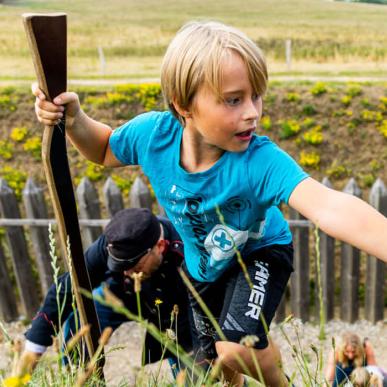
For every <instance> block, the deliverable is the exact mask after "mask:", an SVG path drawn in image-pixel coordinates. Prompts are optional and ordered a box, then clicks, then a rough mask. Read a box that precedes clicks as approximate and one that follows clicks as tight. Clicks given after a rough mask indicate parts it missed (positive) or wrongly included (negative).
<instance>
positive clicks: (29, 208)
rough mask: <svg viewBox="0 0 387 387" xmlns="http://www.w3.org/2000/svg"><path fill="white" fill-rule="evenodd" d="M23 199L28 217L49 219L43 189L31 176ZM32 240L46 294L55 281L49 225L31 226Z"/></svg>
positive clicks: (43, 290)
mask: <svg viewBox="0 0 387 387" xmlns="http://www.w3.org/2000/svg"><path fill="white" fill-rule="evenodd" d="M23 201H24V206H25V209H26V214H27V217H28V218H31V219H47V218H48V215H47V206H46V202H45V200H44V195H43V189H42V188H41V187H38V186H37V185H36V184H35V183H34V181H33V180H32V179H31V178H29V179H28V180H27V183H26V186H25V187H24V190H23ZM30 232H31V241H32V245H33V247H34V250H35V254H36V264H37V268H38V272H39V277H40V284H41V287H42V292H43V294H46V293H47V291H48V289H49V288H50V286H51V284H52V281H53V277H52V276H53V270H52V267H51V257H50V242H49V235H48V228H47V227H39V226H31V227H30Z"/></svg>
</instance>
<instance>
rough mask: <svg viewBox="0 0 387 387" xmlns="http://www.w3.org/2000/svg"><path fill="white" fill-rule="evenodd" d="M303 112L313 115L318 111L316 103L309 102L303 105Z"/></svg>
mask: <svg viewBox="0 0 387 387" xmlns="http://www.w3.org/2000/svg"><path fill="white" fill-rule="evenodd" d="M302 113H303V114H305V115H306V116H313V115H314V114H316V113H317V109H316V107H315V106H314V105H311V104H307V105H304V106H303V107H302Z"/></svg>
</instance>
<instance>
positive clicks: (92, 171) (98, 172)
mask: <svg viewBox="0 0 387 387" xmlns="http://www.w3.org/2000/svg"><path fill="white" fill-rule="evenodd" d="M104 169H105V168H104V166H103V165H98V164H94V163H92V162H91V161H88V160H86V170H85V172H84V175H85V176H86V177H88V178H89V179H90V180H91V181H99V180H101V179H102V178H103V177H104V173H103V172H104Z"/></svg>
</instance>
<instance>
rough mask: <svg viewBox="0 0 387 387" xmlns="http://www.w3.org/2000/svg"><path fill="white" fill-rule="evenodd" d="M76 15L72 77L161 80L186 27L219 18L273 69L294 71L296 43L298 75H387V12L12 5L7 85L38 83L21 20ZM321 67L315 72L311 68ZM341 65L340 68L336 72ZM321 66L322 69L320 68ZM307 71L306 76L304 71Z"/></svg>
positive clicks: (5, 10)
mask: <svg viewBox="0 0 387 387" xmlns="http://www.w3.org/2000/svg"><path fill="white" fill-rule="evenodd" d="M58 11H64V12H66V13H67V14H68V29H69V31H68V55H69V77H70V78H85V77H89V76H94V77H95V76H100V73H101V72H100V65H99V58H98V53H97V47H98V46H101V47H103V49H104V54H105V57H106V62H107V65H106V72H105V75H106V76H107V77H143V78H144V77H157V76H158V71H159V63H160V58H161V56H162V55H163V52H164V50H165V48H166V46H167V45H168V43H169V41H170V40H171V38H172V37H173V35H174V34H175V32H176V31H177V30H178V28H179V27H180V26H181V25H182V24H183V23H185V22H186V21H188V20H192V19H215V20H219V21H223V22H226V23H229V24H232V25H234V26H236V27H238V28H240V29H242V30H243V31H245V32H246V33H247V34H248V35H249V36H250V37H251V38H252V39H253V40H255V41H256V42H257V43H258V44H259V45H260V46H261V47H262V49H263V50H264V51H265V53H266V55H267V57H268V59H269V63H270V65H271V66H272V67H271V70H272V71H274V72H277V71H279V72H280V71H286V66H285V64H284V61H285V59H284V41H285V39H289V38H290V39H292V41H293V55H294V61H293V69H294V70H296V71H302V72H303V73H304V72H310V71H312V72H316V71H317V72H319V71H324V70H323V69H324V68H325V67H326V65H327V64H328V65H329V64H331V67H329V66H328V67H329V70H328V71H329V72H332V71H333V72H337V71H348V69H350V71H355V72H364V71H365V72H371V73H373V72H377V73H379V74H382V73H383V71H384V70H385V69H386V64H385V62H386V61H385V58H386V57H387V45H386V39H385V36H386V34H387V23H385V20H386V19H387V6H383V5H370V4H359V3H356V4H355V3H344V2H330V1H322V0H291V1H282V0H270V1H269V0H245V1H244V2H243V3H242V4H241V3H238V2H235V1H231V0H219V1H216V2H215V1H210V2H209V1H205V0H193V1H192V0H180V1H177V0H174V1H172V0H169V1H168V0H163V1H162V2H160V1H156V0H143V1H141V2H139V1H135V0H111V1H109V3H108V7H107V5H106V2H104V1H102V0H98V1H91V0H82V1H76V0H67V1H65V2H63V1H59V0H50V1H36V0H35V1H21V0H13V1H11V0H8V1H5V2H4V3H3V4H0V31H1V33H0V57H1V68H0V79H4V78H6V79H7V78H8V79H9V78H11V79H12V78H15V79H25V78H27V79H30V78H33V77H34V73H33V68H32V63H31V59H30V55H29V51H28V47H27V42H26V38H25V34H24V30H23V26H22V22H21V17H20V15H21V14H22V13H23V12H58ZM311 62H312V63H313V66H310V65H309V64H310V63H311ZM332 64H334V66H332ZM316 66H317V67H318V69H317V70H316V69H315V67H316ZM300 69H301V70H300Z"/></svg>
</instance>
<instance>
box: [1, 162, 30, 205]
mask: <svg viewBox="0 0 387 387" xmlns="http://www.w3.org/2000/svg"><path fill="white" fill-rule="evenodd" d="M0 175H1V177H2V178H3V179H4V180H5V181H6V182H7V183H8V185H9V186H10V188H12V189H13V191H14V192H15V195H16V197H17V199H18V200H19V199H20V198H21V195H22V191H23V188H24V185H25V182H26V180H27V174H26V173H24V172H22V171H19V170H17V169H14V168H12V167H10V166H8V165H6V166H4V167H3V168H1V169H0Z"/></svg>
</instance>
